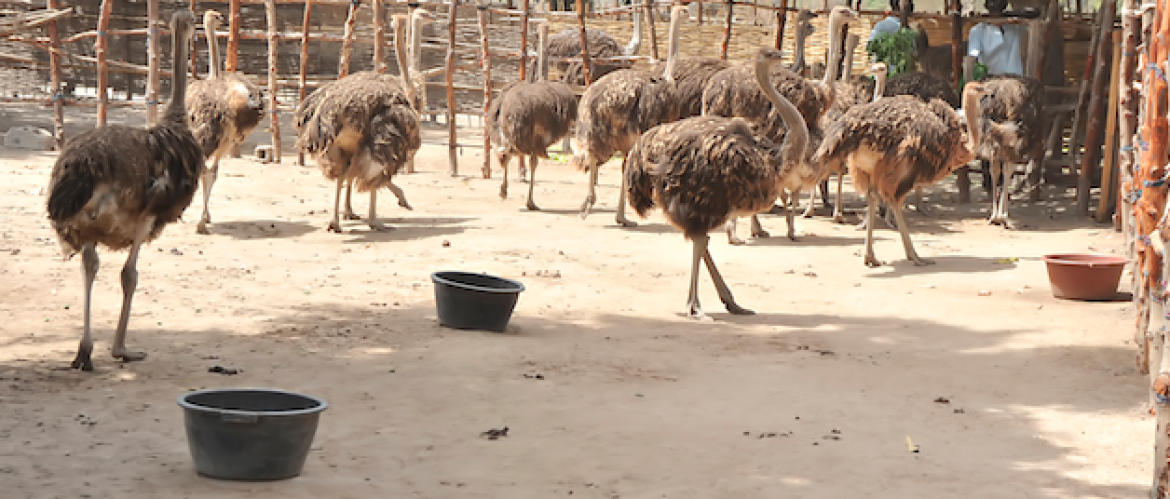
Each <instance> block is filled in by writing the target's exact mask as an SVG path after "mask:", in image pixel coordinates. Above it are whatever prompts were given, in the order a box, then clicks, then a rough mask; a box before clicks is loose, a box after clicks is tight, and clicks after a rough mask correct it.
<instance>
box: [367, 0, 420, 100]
mask: <svg viewBox="0 0 1170 499" xmlns="http://www.w3.org/2000/svg"><path fill="white" fill-rule="evenodd" d="M370 7H371V8H373V11H374V14H373V17H374V71H376V72H377V73H378V74H384V73H386V23H385V22H384V21H385V19H383V17H384V15H383V14H382V0H373V1H372V2H370ZM394 43H398V41H397V40H395V42H394ZM411 69H414V68H411ZM399 71H401V68H400V69H399ZM423 91H424V92H425V91H426V89H425V88H424V89H423Z"/></svg>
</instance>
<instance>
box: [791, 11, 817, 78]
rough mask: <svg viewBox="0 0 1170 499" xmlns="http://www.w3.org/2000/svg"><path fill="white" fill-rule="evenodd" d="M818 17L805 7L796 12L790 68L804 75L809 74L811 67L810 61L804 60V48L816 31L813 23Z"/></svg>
mask: <svg viewBox="0 0 1170 499" xmlns="http://www.w3.org/2000/svg"><path fill="white" fill-rule="evenodd" d="M816 17H817V15H816V14H813V13H812V12H809V11H808V10H805V9H800V12H799V13H797V14H796V34H795V38H794V39H793V44H792V45H793V55H792V65H791V66H789V67H788V69H790V70H792V72H793V73H796V74H798V75H801V76H804V77H808V76H809V71H810V69H811V68H809V66H808V62H807V61H805V60H804V50H805V47H806V46H807V45H808V37H809V36H811V35H812V34H813V32H815V31H816V28H814V27H813V25H812V20H813V19H815V18H816Z"/></svg>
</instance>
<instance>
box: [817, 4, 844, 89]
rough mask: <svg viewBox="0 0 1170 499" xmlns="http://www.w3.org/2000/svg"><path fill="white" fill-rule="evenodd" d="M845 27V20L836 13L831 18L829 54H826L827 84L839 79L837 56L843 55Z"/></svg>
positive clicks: (825, 82) (825, 79)
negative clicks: (842, 34)
mask: <svg viewBox="0 0 1170 499" xmlns="http://www.w3.org/2000/svg"><path fill="white" fill-rule="evenodd" d="M843 29H845V22H844V21H842V20H841V17H840V16H837V15H834V16H832V17H830V18H829V54H828V55H827V56H826V61H825V77H824V80H822V82H823V83H824V84H826V85H828V84H829V83H830V82H834V81H837V76H838V73H839V72H838V68H839V67H838V66H837V57H839V56H840V55H841V31H842V30H843Z"/></svg>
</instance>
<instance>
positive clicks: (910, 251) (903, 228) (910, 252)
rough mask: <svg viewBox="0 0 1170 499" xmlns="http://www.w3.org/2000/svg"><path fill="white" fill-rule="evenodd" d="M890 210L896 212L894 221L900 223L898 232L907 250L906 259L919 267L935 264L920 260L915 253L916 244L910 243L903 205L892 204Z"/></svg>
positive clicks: (930, 261) (903, 246)
mask: <svg viewBox="0 0 1170 499" xmlns="http://www.w3.org/2000/svg"><path fill="white" fill-rule="evenodd" d="M888 209H891V210H894V219H896V220H897V221H898V232H901V233H902V248H903V249H905V250H906V258H908V259H910V261H912V262H914V265H918V266H923V265H931V264H933V263H934V261H933V260H927V259H924V258H919V257H918V252H916V251H914V244H913V243H911V242H910V226H909V225H907V224H906V216H905V215H903V214H902V203H898V202H894V203H890V207H889V208H888Z"/></svg>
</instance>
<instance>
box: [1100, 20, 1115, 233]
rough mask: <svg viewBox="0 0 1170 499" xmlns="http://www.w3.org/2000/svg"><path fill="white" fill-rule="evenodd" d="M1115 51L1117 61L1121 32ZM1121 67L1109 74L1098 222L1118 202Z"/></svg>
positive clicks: (1109, 213) (1113, 56) (1112, 44)
mask: <svg viewBox="0 0 1170 499" xmlns="http://www.w3.org/2000/svg"><path fill="white" fill-rule="evenodd" d="M1109 46H1110V49H1111V50H1112V51H1113V55H1112V57H1110V60H1111V61H1113V62H1114V63H1116V61H1118V60H1119V59H1121V32H1120V31H1115V32H1113V43H1111V44H1110V45H1109ZM1120 70H1121V68H1120V67H1119V66H1115V67H1114V68H1113V71H1110V75H1109V104H1108V105H1107V106H1106V107H1105V145H1104V149H1103V150H1104V152H1103V157H1102V158H1101V194H1100V196H1099V199H1098V202H1097V214H1096V217H1094V218H1095V219H1096V220H1097V221H1098V222H1105V221H1106V220H1109V219H1110V218H1111V215H1113V209H1114V207H1115V206H1116V203H1117V177H1118V171H1117V161H1116V158H1117V154H1116V153H1117V99H1118V91H1119V90H1120V89H1119V88H1117V86H1118V82H1119V81H1120V79H1121V71H1120Z"/></svg>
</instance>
